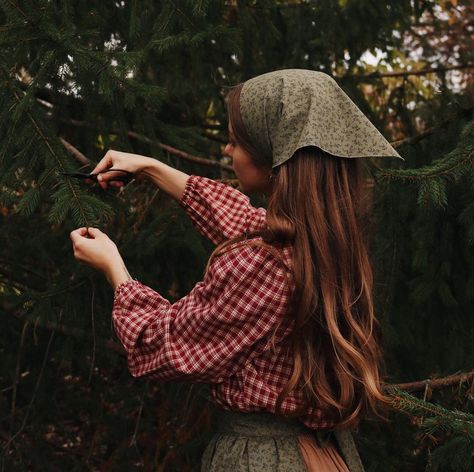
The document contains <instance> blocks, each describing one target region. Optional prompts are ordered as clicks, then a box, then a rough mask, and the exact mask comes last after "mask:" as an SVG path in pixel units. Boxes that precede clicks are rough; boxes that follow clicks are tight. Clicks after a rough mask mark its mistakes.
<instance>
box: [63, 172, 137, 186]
mask: <svg viewBox="0 0 474 472" xmlns="http://www.w3.org/2000/svg"><path fill="white" fill-rule="evenodd" d="M106 172H125V174H126V175H123V176H118V177H115V178H113V179H111V181H114V180H118V181H120V182H124V183H127V182H129V181H130V180H132V179H133V178H134V173H133V172H130V171H128V170H123V169H108V170H104V171H102V172H98V173H97V174H88V173H84V172H61V174H62V175H65V176H66V177H74V178H76V179H82V180H86V179H90V180H93V181H94V182H97V176H98V175H99V174H105V173H106Z"/></svg>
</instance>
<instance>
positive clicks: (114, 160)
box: [85, 149, 150, 189]
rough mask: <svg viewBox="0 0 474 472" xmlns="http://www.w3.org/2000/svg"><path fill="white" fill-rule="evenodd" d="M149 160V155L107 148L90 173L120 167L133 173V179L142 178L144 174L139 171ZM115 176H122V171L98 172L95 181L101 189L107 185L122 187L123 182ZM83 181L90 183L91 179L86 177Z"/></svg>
mask: <svg viewBox="0 0 474 472" xmlns="http://www.w3.org/2000/svg"><path fill="white" fill-rule="evenodd" d="M149 160H150V158H149V157H146V156H142V155H140V154H131V153H129V152H122V151H114V150H112V149H109V150H108V151H107V152H106V153H105V156H104V157H103V158H102V159H101V160H100V161H99V163H98V164H97V165H96V166H95V168H94V170H92V171H91V174H96V173H99V172H103V171H104V170H108V169H110V170H113V169H122V170H128V171H129V172H132V173H133V174H135V180H143V179H144V176H145V175H144V174H143V173H142V172H141V171H142V169H143V167H144V166H145V165H146V164H148V162H149ZM117 177H123V172H107V173H105V174H100V175H99V176H98V180H97V182H98V183H99V185H100V186H101V187H102V188H103V189H106V188H107V186H108V185H110V186H111V187H122V186H123V185H124V183H123V182H120V181H118V180H114V179H116V178H117ZM85 182H86V183H88V184H90V183H92V182H93V181H92V180H91V179H86V180H85Z"/></svg>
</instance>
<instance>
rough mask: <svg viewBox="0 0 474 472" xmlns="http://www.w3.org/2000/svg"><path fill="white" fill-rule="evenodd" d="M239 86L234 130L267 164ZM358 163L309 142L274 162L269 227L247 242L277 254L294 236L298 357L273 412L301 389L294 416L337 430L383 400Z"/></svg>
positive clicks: (366, 208)
mask: <svg viewBox="0 0 474 472" xmlns="http://www.w3.org/2000/svg"><path fill="white" fill-rule="evenodd" d="M241 88H242V84H240V85H238V86H236V87H234V88H233V89H232V90H231V91H230V92H229V93H228V94H227V99H226V100H227V105H228V112H229V120H230V123H231V124H232V129H233V132H234V135H235V138H236V140H237V142H238V143H239V145H240V146H241V147H242V148H243V149H244V150H245V151H246V152H247V153H248V154H249V155H250V156H251V158H252V161H253V162H254V163H255V165H257V166H259V167H261V168H267V169H268V170H269V171H270V170H271V161H269V157H268V156H262V155H261V154H259V153H258V151H257V149H256V148H255V147H254V145H253V144H252V142H251V140H250V138H249V136H248V133H247V131H246V129H245V125H244V123H243V121H242V117H241V114H240V106H239V97H240V91H241ZM270 159H271V158H270ZM362 161H363V159H351V158H341V157H334V156H331V155H329V154H327V153H326V152H324V151H322V150H320V149H319V148H317V147H313V146H311V147H306V148H303V149H300V150H299V151H297V152H296V153H295V154H294V155H293V157H292V158H291V159H289V160H287V161H286V162H285V163H283V164H281V165H280V166H278V167H277V168H276V169H277V171H278V173H276V174H275V177H274V184H273V187H272V190H271V193H270V195H269V197H268V205H267V226H268V229H267V230H266V231H262V232H259V233H255V234H260V235H262V236H263V242H262V241H253V243H258V245H266V246H267V247H268V248H269V250H271V251H272V252H273V253H275V254H277V255H278V254H279V253H278V251H276V250H275V248H274V247H273V246H274V244H278V243H282V242H285V241H290V242H291V243H292V247H293V261H292V277H293V280H294V286H295V290H294V292H293V295H292V300H291V301H290V305H289V306H290V307H292V311H291V313H290V314H289V316H290V315H291V316H294V320H295V321H294V329H293V332H292V340H291V347H292V354H293V359H294V361H293V362H294V365H293V373H292V376H291V378H290V379H289V382H288V384H287V385H286V386H285V388H284V389H283V390H282V391H281V392H280V394H279V397H278V400H277V404H276V413H279V414H283V413H282V412H281V405H282V402H283V400H284V399H285V397H286V396H287V395H288V394H290V393H291V392H292V391H293V390H294V389H302V392H303V398H304V404H303V405H302V407H301V408H300V409H298V411H296V412H294V413H292V414H291V416H299V415H301V414H303V413H305V411H307V408H308V407H313V408H317V409H320V410H322V411H323V412H324V413H325V415H326V417H329V418H331V419H332V420H333V423H334V425H335V427H341V428H344V427H346V428H352V427H355V426H357V425H358V423H359V421H360V420H361V419H362V418H363V417H364V416H365V415H366V414H367V413H368V412H369V411H372V412H373V413H375V414H376V415H377V416H378V417H380V418H382V419H384V420H386V419H387V418H386V416H381V415H380V412H381V411H382V410H384V409H385V408H386V407H387V406H388V404H389V397H388V396H386V395H385V394H384V393H383V385H382V383H383V382H382V381H381V375H380V371H381V368H382V365H383V359H382V352H381V348H380V339H381V332H380V325H379V323H378V321H377V319H376V318H375V314H374V306H373V300H372V286H373V272H372V267H371V261H370V258H369V254H368V250H367V247H368V235H367V231H366V228H365V227H366V226H367V221H368V218H369V214H370V198H369V196H370V194H368V192H367V186H365V185H364V183H365V180H366V179H365V176H364V167H362V166H363V162H362ZM242 239H245V236H241V237H239V238H233V239H231V240H229V241H226V242H225V243H223V244H221V245H220V246H218V247H217V248H216V249H215V251H214V252H213V253H212V254H211V258H210V260H209V262H208V265H207V267H209V264H210V261H211V260H212V258H213V257H215V256H216V255H217V254H221V253H222V252H223V251H224V249H225V248H226V247H228V246H230V245H231V244H232V243H235V242H236V241H239V240H242ZM249 243H252V242H250V241H249ZM272 243H274V244H272ZM229 249H230V248H229ZM206 270H207V268H206ZM383 367H384V366H383ZM379 409H380V411H379Z"/></svg>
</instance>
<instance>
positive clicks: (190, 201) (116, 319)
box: [112, 175, 332, 428]
mask: <svg viewBox="0 0 474 472" xmlns="http://www.w3.org/2000/svg"><path fill="white" fill-rule="evenodd" d="M180 205H181V207H182V208H184V210H185V211H186V212H187V214H188V216H189V217H190V218H191V221H192V222H193V224H194V226H195V227H196V228H197V229H198V230H199V231H200V232H201V233H202V234H203V235H204V236H206V237H208V238H210V239H211V241H212V242H213V243H215V244H219V243H221V242H223V241H225V240H227V239H230V238H232V237H235V236H239V235H241V234H243V233H244V232H251V231H255V230H259V229H264V228H265V227H266V210H265V209H264V208H255V207H253V206H251V205H250V203H249V198H248V197H247V196H246V195H244V194H243V193H241V192H239V191H238V190H236V189H234V188H232V187H230V186H228V185H226V184H223V183H220V182H215V181H214V180H211V179H208V178H206V177H200V176H197V175H191V176H190V177H189V178H188V180H187V183H186V188H185V191H184V194H183V197H182V199H181V201H180ZM256 239H260V240H261V239H262V238H261V237H260V238H256ZM278 250H279V251H280V254H281V255H282V256H283V257H284V260H285V262H286V263H287V264H288V265H289V266H291V245H285V246H283V247H279V248H278ZM286 271H287V269H286V268H285V267H284V265H283V264H282V263H281V262H280V261H279V260H278V259H277V258H276V257H275V256H274V255H273V254H271V253H270V252H269V251H267V250H266V249H265V248H262V247H255V246H248V245H246V241H245V240H244V241H241V242H237V243H235V245H233V246H232V249H231V250H230V251H228V252H225V253H224V254H222V255H219V256H217V257H216V258H215V259H214V261H213V262H212V264H211V265H210V267H209V271H208V273H207V274H206V276H205V277H204V280H202V281H201V282H198V283H197V284H196V285H195V287H194V288H193V289H192V290H191V292H190V293H189V294H188V295H186V296H184V297H183V298H181V299H180V300H178V301H177V302H175V303H170V302H169V301H168V300H166V299H165V298H163V297H162V296H161V295H160V294H159V293H157V292H156V291H154V290H153V289H151V288H150V287H148V286H146V285H144V284H142V283H140V282H139V281H137V280H128V281H126V282H123V283H121V284H119V285H118V286H117V287H116V289H115V293H114V305H113V314H112V319H113V324H114V328H115V332H116V334H117V336H118V337H119V339H120V341H121V342H122V344H123V346H124V347H125V350H126V352H127V357H128V366H129V369H130V372H131V374H132V375H133V376H134V377H141V376H145V375H146V376H147V377H149V378H151V379H156V380H180V381H187V382H206V383H210V384H211V394H212V398H213V399H214V401H215V402H216V403H217V404H218V405H220V406H221V407H223V408H226V409H233V410H240V411H270V412H274V411H275V402H276V399H277V396H278V393H279V392H280V391H281V390H282V388H283V387H284V386H285V385H286V383H287V381H288V379H289V377H290V375H291V371H292V365H293V363H292V358H291V355H289V354H287V353H288V352H291V351H290V350H289V346H290V337H289V335H290V334H291V329H292V326H293V320H292V317H291V316H290V315H288V312H289V306H288V301H289V297H290V295H291V292H292V290H293V288H294V286H293V283H292V282H291V279H290V280H289V279H288V278H287V273H286ZM273 334H274V335H275V338H274V345H273V346H272V344H271V338H272V335H273ZM301 402H302V396H301V392H300V391H299V390H298V391H296V392H293V393H292V394H291V395H289V396H288V397H287V398H286V399H285V400H284V402H283V411H284V412H291V411H294V410H295V408H296V407H297V406H298V405H301ZM301 420H302V421H303V422H304V423H305V424H306V425H307V426H308V427H310V428H325V427H330V426H332V423H331V422H330V421H327V420H325V419H324V415H323V414H322V412H321V411H320V410H318V409H316V408H312V409H310V410H309V411H308V412H307V414H306V415H305V416H303V417H301Z"/></svg>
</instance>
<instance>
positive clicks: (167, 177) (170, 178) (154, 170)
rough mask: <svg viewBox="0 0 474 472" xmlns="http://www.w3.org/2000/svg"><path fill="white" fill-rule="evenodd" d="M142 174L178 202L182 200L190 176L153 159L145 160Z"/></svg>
mask: <svg viewBox="0 0 474 472" xmlns="http://www.w3.org/2000/svg"><path fill="white" fill-rule="evenodd" d="M141 172H142V173H143V174H144V175H145V176H146V179H147V180H150V181H151V182H153V183H154V184H155V185H157V186H158V187H159V188H160V189H161V190H163V191H164V192H166V193H167V194H168V195H170V196H171V197H173V198H174V199H176V200H178V201H179V200H181V197H182V196H183V193H184V189H185V187H186V182H187V180H188V177H189V175H188V174H186V173H185V172H181V171H180V170H178V169H175V168H174V167H170V166H168V165H166V164H164V163H163V162H160V161H158V160H156V159H153V158H152V157H147V158H146V159H144V165H143V168H142V170H141Z"/></svg>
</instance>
